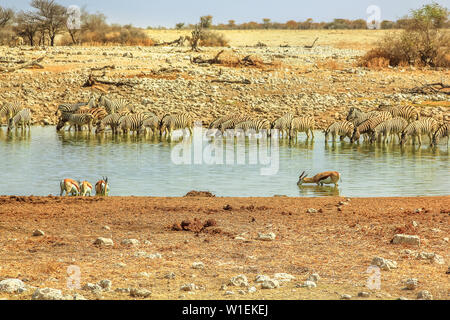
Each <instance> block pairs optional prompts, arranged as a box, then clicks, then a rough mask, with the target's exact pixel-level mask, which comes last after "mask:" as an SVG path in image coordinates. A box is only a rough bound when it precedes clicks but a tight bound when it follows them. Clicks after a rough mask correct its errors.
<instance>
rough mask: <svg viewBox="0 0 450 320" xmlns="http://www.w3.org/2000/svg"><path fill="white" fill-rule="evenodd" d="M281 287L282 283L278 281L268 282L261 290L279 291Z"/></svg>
mask: <svg viewBox="0 0 450 320" xmlns="http://www.w3.org/2000/svg"><path fill="white" fill-rule="evenodd" d="M279 287H280V282H279V281H278V280H273V279H271V280H266V281H264V282H263V283H262V284H261V289H277V288H279Z"/></svg>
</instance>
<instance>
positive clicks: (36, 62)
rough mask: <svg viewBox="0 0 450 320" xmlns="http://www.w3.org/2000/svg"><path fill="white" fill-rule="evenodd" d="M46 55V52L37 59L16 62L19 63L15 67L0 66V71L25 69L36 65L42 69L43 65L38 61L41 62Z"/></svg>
mask: <svg viewBox="0 0 450 320" xmlns="http://www.w3.org/2000/svg"><path fill="white" fill-rule="evenodd" d="M46 56H47V54H44V55H43V56H41V57H39V58H37V59H34V60H31V61H28V62H22V63H20V62H18V63H20V65H18V66H15V67H11V68H0V72H15V71H17V70H20V69H26V68H30V67H38V68H39V69H44V67H43V66H42V65H41V64H40V63H41V62H42V60H44V59H45V57H46Z"/></svg>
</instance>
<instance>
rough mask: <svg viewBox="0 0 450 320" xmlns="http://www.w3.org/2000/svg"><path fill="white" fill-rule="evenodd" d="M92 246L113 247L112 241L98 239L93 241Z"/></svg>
mask: <svg viewBox="0 0 450 320" xmlns="http://www.w3.org/2000/svg"><path fill="white" fill-rule="evenodd" d="M94 244H95V245H97V246H100V247H112V246H113V245H114V242H113V241H112V239H109V238H102V237H100V238H97V239H96V240H95V241H94Z"/></svg>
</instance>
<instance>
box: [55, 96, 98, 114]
mask: <svg viewBox="0 0 450 320" xmlns="http://www.w3.org/2000/svg"><path fill="white" fill-rule="evenodd" d="M82 107H86V109H89V108H95V107H96V102H95V96H92V97H91V98H90V99H89V101H88V102H79V103H63V104H61V105H59V106H58V108H57V109H56V112H55V116H56V115H58V112H60V113H61V114H63V113H75V112H77V111H79V110H80V109H81V108H82Z"/></svg>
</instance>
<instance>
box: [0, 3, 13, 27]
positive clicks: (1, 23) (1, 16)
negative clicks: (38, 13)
mask: <svg viewBox="0 0 450 320" xmlns="http://www.w3.org/2000/svg"><path fill="white" fill-rule="evenodd" d="M13 18H14V11H13V10H12V9H6V8H3V7H0V28H4V27H5V26H6V25H7V24H8V22H10V21H11V20H12V19H13Z"/></svg>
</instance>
